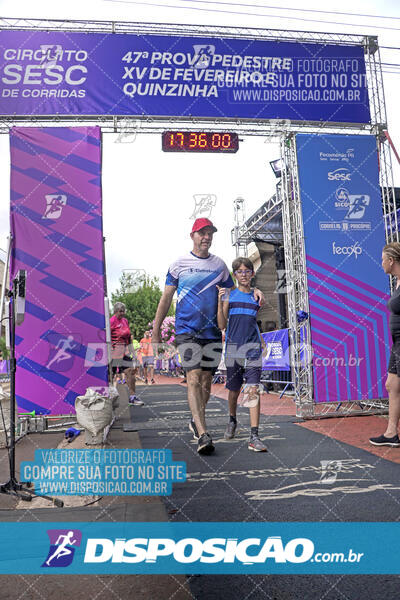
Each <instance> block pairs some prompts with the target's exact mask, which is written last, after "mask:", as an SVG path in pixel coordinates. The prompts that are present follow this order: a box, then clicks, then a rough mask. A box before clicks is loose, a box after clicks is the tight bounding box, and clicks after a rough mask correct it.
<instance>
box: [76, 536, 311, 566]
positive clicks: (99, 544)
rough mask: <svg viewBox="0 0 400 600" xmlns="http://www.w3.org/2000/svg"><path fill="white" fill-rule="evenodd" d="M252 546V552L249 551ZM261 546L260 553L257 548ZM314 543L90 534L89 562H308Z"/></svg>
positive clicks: (295, 539) (275, 537)
mask: <svg viewBox="0 0 400 600" xmlns="http://www.w3.org/2000/svg"><path fill="white" fill-rule="evenodd" d="M250 548H252V550H251V551H250V554H247V551H248V550H249V549H250ZM256 549H258V550H259V552H258V554H255V550H256ZM313 554H314V544H313V542H312V541H311V540H309V539H308V538H294V539H292V540H290V541H289V542H287V544H286V545H284V544H283V542H282V538H281V537H280V536H270V537H268V538H266V540H265V541H263V540H262V539H260V538H246V539H244V540H240V541H238V540H237V539H232V538H229V539H227V538H209V539H206V540H204V541H202V540H199V539H196V538H183V539H181V540H179V541H175V540H172V539H170V538H132V539H128V540H127V539H125V538H117V539H115V540H110V539H107V538H90V539H88V541H87V544H86V551H85V558H84V562H85V563H105V562H107V561H112V563H113V564H114V563H140V562H146V563H155V562H157V559H158V558H160V557H166V556H171V557H173V558H174V560H175V561H176V562H179V563H185V564H188V563H194V562H197V561H199V562H201V563H210V564H212V563H214V564H215V563H222V562H223V563H233V562H235V560H238V561H240V562H242V563H245V564H254V563H264V562H265V561H266V560H267V559H269V558H270V559H272V560H274V561H275V562H276V563H286V562H290V563H304V562H306V561H308V560H310V558H311V557H312V556H313Z"/></svg>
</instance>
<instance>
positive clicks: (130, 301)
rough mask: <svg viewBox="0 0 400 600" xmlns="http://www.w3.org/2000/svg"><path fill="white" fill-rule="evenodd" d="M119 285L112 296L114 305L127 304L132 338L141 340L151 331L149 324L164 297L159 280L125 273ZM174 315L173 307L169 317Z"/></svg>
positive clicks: (127, 316) (127, 315)
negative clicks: (146, 332) (118, 303)
mask: <svg viewBox="0 0 400 600" xmlns="http://www.w3.org/2000/svg"><path fill="white" fill-rule="evenodd" d="M119 283H120V287H119V288H118V289H117V290H116V292H115V293H113V294H112V295H111V300H112V303H113V305H114V304H115V302H123V303H124V304H125V306H126V318H127V319H128V323H129V326H130V328H131V333H132V336H133V338H134V339H136V340H140V339H141V338H142V337H143V335H144V332H145V331H147V330H149V329H150V327H149V323H150V322H151V321H153V319H154V317H155V314H156V310H157V306H158V303H159V301H160V298H161V295H162V291H161V289H160V286H159V282H158V278H157V277H149V276H147V275H143V276H139V277H134V276H133V275H132V274H131V273H123V274H122V276H121V278H120V280H119ZM174 314H175V310H174V308H173V306H171V308H170V310H169V311H168V315H174Z"/></svg>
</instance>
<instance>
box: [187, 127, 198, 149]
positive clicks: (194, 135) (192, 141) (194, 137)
mask: <svg viewBox="0 0 400 600" xmlns="http://www.w3.org/2000/svg"><path fill="white" fill-rule="evenodd" d="M196 146H197V133H194V132H193V131H192V132H191V134H190V136H189V148H196Z"/></svg>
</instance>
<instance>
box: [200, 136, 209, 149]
mask: <svg viewBox="0 0 400 600" xmlns="http://www.w3.org/2000/svg"><path fill="white" fill-rule="evenodd" d="M206 146H207V134H205V133H200V135H199V148H205V147H206Z"/></svg>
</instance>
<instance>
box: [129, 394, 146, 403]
mask: <svg viewBox="0 0 400 600" xmlns="http://www.w3.org/2000/svg"><path fill="white" fill-rule="evenodd" d="M128 404H130V405H131V406H143V404H144V402H143V400H141V399H140V398H139V396H136V395H135V394H133V395H132V396H129V400H128Z"/></svg>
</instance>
